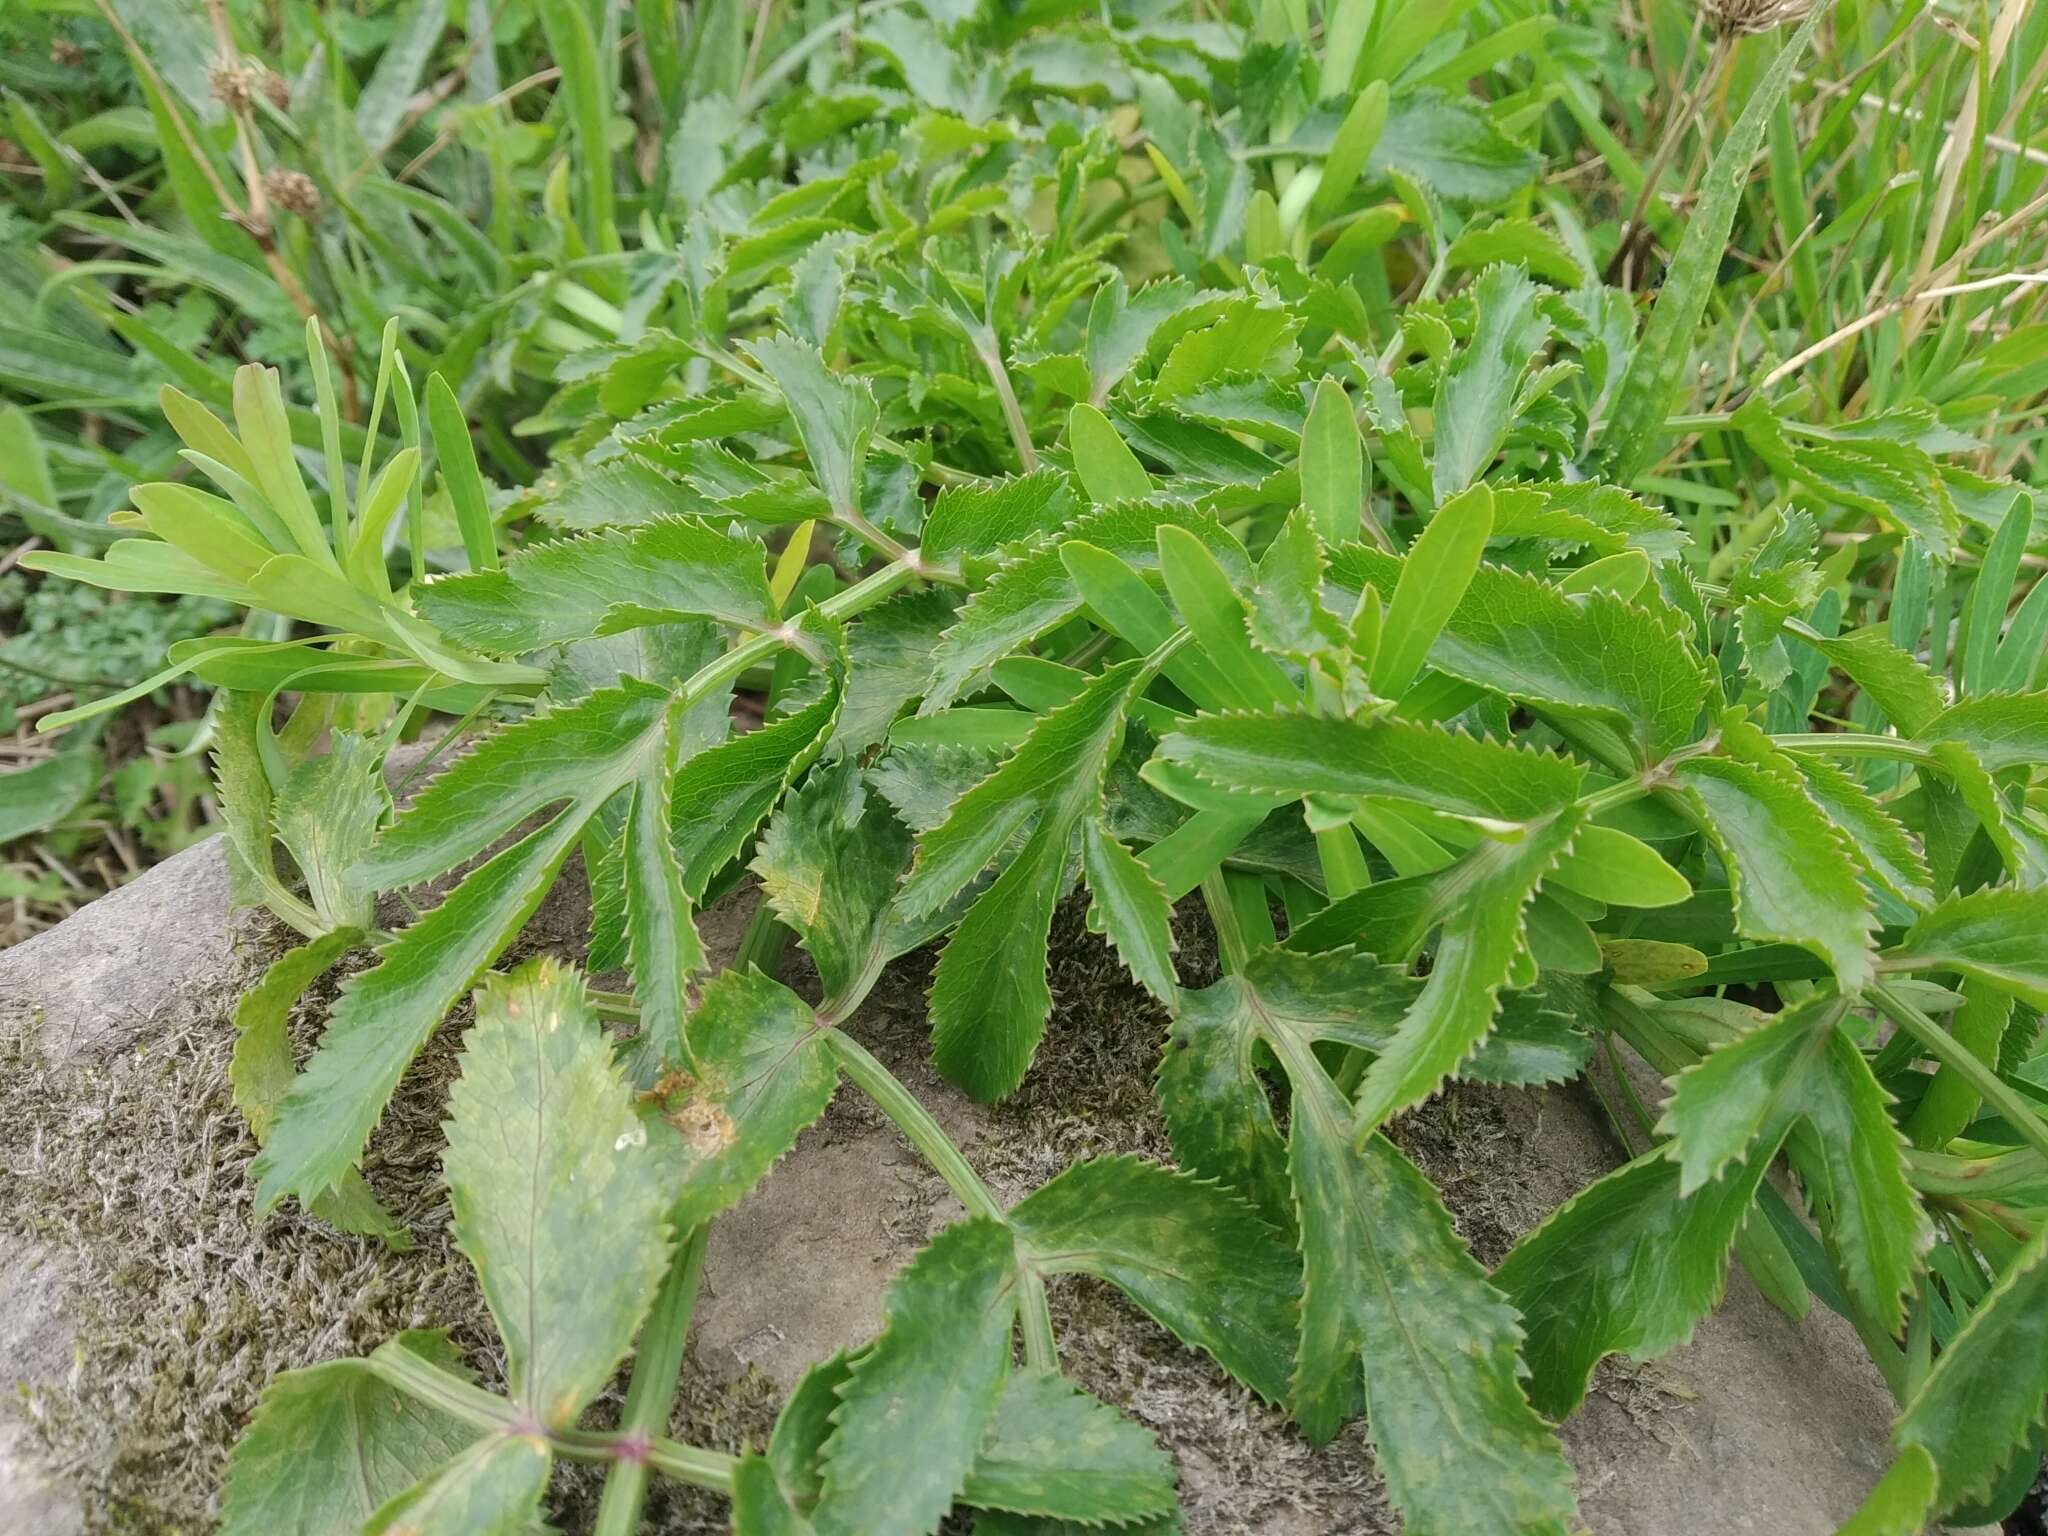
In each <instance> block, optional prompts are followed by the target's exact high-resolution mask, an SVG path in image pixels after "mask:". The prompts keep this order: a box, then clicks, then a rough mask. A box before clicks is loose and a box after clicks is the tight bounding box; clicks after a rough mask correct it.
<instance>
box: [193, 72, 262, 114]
mask: <svg viewBox="0 0 2048 1536" xmlns="http://www.w3.org/2000/svg"><path fill="white" fill-rule="evenodd" d="M260 78H261V77H260V76H259V75H258V74H257V72H256V71H255V70H254V69H252V68H251V67H250V66H249V65H247V64H244V63H243V62H242V61H241V60H240V59H218V60H216V61H215V62H214V65H213V67H212V68H211V69H209V70H208V71H207V72H206V83H207V85H208V86H210V87H211V88H212V90H213V99H214V100H215V101H217V102H219V103H220V104H221V105H222V106H224V107H226V108H227V109H228V110H229V111H230V112H240V111H242V110H243V109H244V108H246V107H247V106H248V105H249V99H250V97H251V95H253V94H254V92H255V90H256V86H257V83H258V81H259V79H260Z"/></svg>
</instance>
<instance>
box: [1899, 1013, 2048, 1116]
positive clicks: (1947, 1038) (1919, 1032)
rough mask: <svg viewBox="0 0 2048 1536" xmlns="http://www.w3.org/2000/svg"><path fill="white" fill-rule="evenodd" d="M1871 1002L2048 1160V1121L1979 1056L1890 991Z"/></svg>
mask: <svg viewBox="0 0 2048 1536" xmlns="http://www.w3.org/2000/svg"><path fill="white" fill-rule="evenodd" d="M1870 997H1871V1001H1872V1002H1874V1003H1876V1004H1877V1006H1878V1008H1879V1009H1880V1010H1881V1011H1882V1012H1883V1013H1884V1015H1885V1017H1886V1018H1888V1019H1890V1020H1891V1021H1892V1022H1893V1023H1894V1024H1896V1025H1898V1026H1899V1028H1901V1029H1903V1030H1904V1031H1906V1033H1907V1034H1909V1035H1911V1036H1913V1038H1914V1039H1916V1040H1918V1041H1919V1042H1920V1043H1921V1044H1922V1045H1924V1046H1926V1047H1927V1053H1928V1054H1929V1055H1930V1056H1932V1057H1934V1058H1935V1059H1936V1060H1937V1061H1939V1062H1940V1063H1941V1064H1942V1065H1943V1066H1945V1067H1948V1068H1950V1069H1952V1070H1953V1071H1954V1072H1955V1074H1956V1076H1958V1077H1960V1078H1961V1079H1962V1080H1963V1081H1964V1082H1966V1083H1968V1084H1969V1085H1970V1086H1971V1087H1972V1088H1974V1089H1976V1090H1977V1096H1978V1097H1979V1098H1981V1099H1982V1100H1983V1101H1984V1102H1985V1103H1986V1104H1989V1105H1990V1106H1991V1107H1992V1108H1993V1109H1995V1110H1997V1111H1998V1112H1999V1113H2000V1114H2001V1115H2003V1116H2004V1117H2005V1118H2006V1121H2007V1123H2008V1124H2010V1125H2011V1126H2012V1128H2013V1130H2014V1131H2016V1132H2017V1133H2018V1134H2019V1136H2020V1138H2021V1139H2022V1140H2023V1141H2025V1142H2026V1143H2027V1144H2028V1145H2029V1146H2030V1147H2032V1148H2033V1149H2034V1150H2035V1151H2036V1152H2039V1153H2041V1154H2042V1155H2044V1156H2048V1121H2044V1120H2043V1119H2042V1118H2041V1116H2040V1114H2039V1113H2038V1112H2037V1111H2036V1110H2035V1109H2034V1107H2033V1106H2032V1105H2031V1104H2029V1103H2028V1102H2027V1101H2026V1100H2025V1099H2023V1098H2021V1097H2020V1096H2019V1095H2018V1094H2017V1093H2015V1092H2013V1091H2012V1089H2010V1088H2008V1087H2007V1086H2006V1084H2005V1079H2004V1078H2002V1077H2000V1076H1999V1075H1998V1074H1997V1072H1995V1071H1993V1070H1992V1069H1991V1068H1990V1067H1989V1066H1987V1065H1986V1064H1985V1063H1984V1062H1982V1061H1980V1060H1979V1059H1978V1058H1977V1053H1976V1052H1975V1051H1973V1050H1971V1049H1970V1048H1969V1047H1968V1046H1966V1045H1964V1044H1963V1042H1962V1041H1960V1040H1958V1039H1957V1038H1956V1037H1955V1036H1954V1035H1952V1034H1950V1033H1949V1032H1948V1031H1947V1030H1945V1029H1943V1028H1942V1027H1941V1026H1940V1025H1939V1024H1937V1023H1935V1022H1934V1020H1932V1019H1930V1018H1929V1017H1927V1015H1926V1014H1924V1013H1922V1012H1921V1011H1920V1010H1919V1009H1918V1008H1915V1007H1914V1006H1913V1005H1912V1004H1911V1003H1909V1002H1907V1001H1906V1000H1905V999H1904V998H1903V997H1901V996H1899V994H1898V993H1896V992H1894V991H1893V990H1892V989H1891V988H1890V987H1884V986H1880V987H1877V988H1875V989H1873V990H1872V992H1871V994H1870Z"/></svg>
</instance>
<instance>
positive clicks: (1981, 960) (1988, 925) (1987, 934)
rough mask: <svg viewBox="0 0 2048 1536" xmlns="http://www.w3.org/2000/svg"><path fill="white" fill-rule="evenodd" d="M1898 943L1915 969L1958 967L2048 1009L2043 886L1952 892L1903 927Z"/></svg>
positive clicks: (2047, 893) (2047, 917)
mask: <svg viewBox="0 0 2048 1536" xmlns="http://www.w3.org/2000/svg"><path fill="white" fill-rule="evenodd" d="M1900 947H1901V949H1902V950H1903V951H1904V952H1905V954H1906V955H1907V956H1909V957H1910V959H1911V963H1912V964H1913V965H1914V967H1915V968H1916V969H1917V968H1941V969H1947V970H1955V971H1961V972H1962V973H1963V974H1964V975H1965V976H1970V977H1974V978H1975V979H1977V980H1979V981H1981V982H1983V983H1985V984H1986V985H1987V986H1992V987H1996V988H1998V989H1999V990H2000V991H2002V992H2010V993H2011V994H2012V995H2013V996H2015V997H2017V998H2019V999H2021V1000H2022V1001H2023V1002H2025V1003H2027V1004H2028V1005H2029V1006H2031V1007H2034V1008H2040V1009H2048V888H2037V889H2034V890H2028V891H2022V890H2015V889H2013V888H2012V887H2010V886H1998V887H1994V888H1987V889H1984V890H1980V891H1972V892H1971V893H1970V894H1969V895H1967V896H1952V897H1950V898H1949V899H1948V900H1947V901H1945V902H1943V903H1942V904H1941V905H1940V906H1938V907H1936V908H1934V910H1933V911H1931V912H1928V913H1927V914H1925V915H1924V916H1923V917H1921V919H1920V920H1919V921H1918V922H1916V923H1915V924H1914V925H1913V926H1912V927H1911V928H1910V929H1908V930H1907V932H1906V937H1905V939H1904V941H1903V942H1902V944H1901V946H1900Z"/></svg>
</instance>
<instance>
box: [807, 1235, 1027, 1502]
mask: <svg viewBox="0 0 2048 1536" xmlns="http://www.w3.org/2000/svg"><path fill="white" fill-rule="evenodd" d="M1017 1284H1018V1276H1017V1254H1016V1249H1015V1246H1014V1244H1013V1242H1012V1239H1011V1236H1010V1230H1009V1228H1008V1227H1006V1226H1004V1225H1003V1224H1002V1223H1000V1222H996V1221H990V1220H987V1219H985V1218H983V1219H977V1220H973V1221H964V1222H960V1223H957V1224H956V1225H954V1226H951V1227H948V1228H947V1229H946V1230H945V1231H944V1232H941V1233H940V1234H939V1235H938V1236H937V1237H936V1238H934V1239H933V1240H932V1242H931V1244H930V1246H928V1247H927V1248H926V1249H925V1250H924V1251H923V1252H922V1253H920V1254H919V1255H918V1256H917V1257H916V1258H915V1259H913V1260H911V1262H910V1264H909V1265H908V1266H907V1267H906V1268H905V1269H904V1270H903V1271H902V1272H901V1273H900V1274H898V1275H897V1276H896V1278H895V1279H894V1280H892V1281H891V1282H890V1283H889V1289H888V1293H887V1294H886V1295H885V1296H884V1298H883V1302H882V1305H883V1309H884V1311H885V1312H886V1314H887V1317H888V1321H887V1323H886V1325H885V1326H884V1327H883V1330H882V1335H881V1337H880V1338H878V1339H877V1340H876V1341H875V1344H874V1347H873V1348H872V1349H870V1350H869V1351H868V1352H867V1353H866V1354H864V1355H862V1356H861V1357H860V1358H859V1359H858V1360H856V1361H855V1362H854V1366H853V1371H852V1374H851V1375H850V1377H849V1378H848V1379H847V1381H846V1382H845V1384H844V1385H842V1386H841V1387H840V1389H839V1409H838V1411H837V1413H836V1414H834V1416H833V1425H834V1427H833V1430H832V1438H831V1439H830V1440H829V1441H827V1442H826V1445H825V1481H824V1496H823V1497H822V1498H820V1499H819V1501H818V1505H817V1508H816V1509H815V1510H814V1511H812V1515H811V1521H812V1524H813V1525H814V1526H815V1527H816V1529H817V1531H818V1532H819V1536H920V1533H923V1532H928V1531H932V1530H935V1529H936V1528H937V1527H938V1523H939V1519H940V1517H941V1516H943V1515H944V1514H945V1512H946V1510H947V1509H948V1507H950V1506H951V1504H952V1503H953V1500H954V1499H955V1498H956V1497H958V1496H959V1493H960V1491H961V1489H962V1488H963V1487H964V1486H965V1485H966V1482H967V1476H968V1473H969V1472H970V1471H971V1470H972V1469H973V1466H974V1461H975V1457H976V1456H977V1455H978V1454H979V1453H980V1450H981V1445H982V1441H983V1439H984V1437H985V1435H986V1433H987V1429H988V1426H989V1423H990V1421H991V1420H992V1419H993V1417H994V1415H995V1410H996V1404H997V1402H998V1401H999V1400H1000V1398H1001V1396H1002V1391H1003V1384H1004V1381H1005V1379H1006V1378H1007V1376H1008V1374H1009V1367H1010V1339H1011V1331H1012V1324H1013V1322H1014V1320H1015V1318H1016V1313H1017Z"/></svg>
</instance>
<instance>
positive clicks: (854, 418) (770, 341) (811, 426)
mask: <svg viewBox="0 0 2048 1536" xmlns="http://www.w3.org/2000/svg"><path fill="white" fill-rule="evenodd" d="M748 350H749V351H751V352H752V353H753V354H754V361H755V362H757V363H759V364H760V365H761V366H762V367H763V368H765V369H766V370H767V371H768V373H769V375H770V376H771V377H772V378H773V379H774V380H775V387H776V388H777V389H779V390H781V391H782V398H783V399H784V400H785V401H787V402H788V405H789V414H790V419H791V420H792V421H793V422H794V423H795V424H796V432H797V436H798V437H799V438H800V439H802V441H803V445H804V452H805V453H806V454H807V455H808V456H809V458H810V461H811V472H812V473H813V474H814V475H816V476H817V477H818V484H819V485H820V486H822V487H823V488H824V491H825V499H826V500H827V501H828V502H830V503H831V506H832V510H833V511H834V512H836V513H844V512H849V511H853V512H858V511H859V510H860V508H861V495H860V493H861V474H862V470H863V468H864V466H865V465H866V462H867V454H868V441H869V439H870V438H872V437H873V436H874V431H875V425H876V423H877V421H879V419H880V413H879V411H878V410H877V408H876V405H875V396H874V391H873V390H872V389H870V388H869V387H868V384H867V381H866V380H864V379H855V378H848V377H846V376H844V375H841V374H835V373H832V372H830V371H829V370H828V369H827V368H826V366H825V359H824V357H823V355H822V354H821V353H820V352H819V351H818V349H817V348H816V347H813V346H809V345H807V344H805V343H804V342H801V341H796V340H794V339H792V338H790V337H787V336H773V337H768V338H765V339H763V340H759V341H755V342H752V343H750V344H749V346H748Z"/></svg>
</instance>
